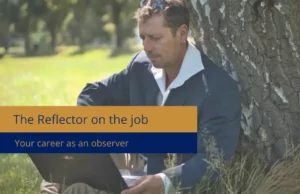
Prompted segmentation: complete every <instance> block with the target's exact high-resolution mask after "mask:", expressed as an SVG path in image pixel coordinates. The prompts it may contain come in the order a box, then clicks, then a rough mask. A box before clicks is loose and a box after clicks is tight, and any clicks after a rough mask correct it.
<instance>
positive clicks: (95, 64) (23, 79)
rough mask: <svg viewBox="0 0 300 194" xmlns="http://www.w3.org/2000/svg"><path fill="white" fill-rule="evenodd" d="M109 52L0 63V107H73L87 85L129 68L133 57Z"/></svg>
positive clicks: (3, 60) (62, 55)
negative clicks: (116, 55) (112, 55)
mask: <svg viewBox="0 0 300 194" xmlns="http://www.w3.org/2000/svg"><path fill="white" fill-rule="evenodd" d="M109 52H110V51H109V50H106V49H102V50H94V51H89V52H88V53H86V54H83V55H75V56H69V54H68V53H66V52H63V53H61V54H59V55H57V56H53V57H36V58H4V59H2V60H0V82H1V85H0V91H1V92H0V100H1V101H0V105H2V106H3V105H13V106H15V105H26V106H27V105H33V106H41V105H45V106H52V105H74V104H76V98H77V96H78V94H79V92H80V91H81V89H82V88H83V87H84V86H85V84H86V83H87V82H91V81H96V80H99V79H101V78H103V77H105V76H108V75H110V74H111V73H112V72H117V71H119V70H121V69H122V68H124V67H126V65H127V64H128V62H129V60H130V58H131V56H132V55H124V56H120V57H116V58H109V57H108V55H109Z"/></svg>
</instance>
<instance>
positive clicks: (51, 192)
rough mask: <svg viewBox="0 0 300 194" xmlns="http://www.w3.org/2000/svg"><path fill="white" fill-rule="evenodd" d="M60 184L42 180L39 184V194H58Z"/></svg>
mask: <svg viewBox="0 0 300 194" xmlns="http://www.w3.org/2000/svg"><path fill="white" fill-rule="evenodd" d="M59 190H60V185H59V184H56V183H49V182H47V181H45V180H43V181H42V183H41V186H40V194H59Z"/></svg>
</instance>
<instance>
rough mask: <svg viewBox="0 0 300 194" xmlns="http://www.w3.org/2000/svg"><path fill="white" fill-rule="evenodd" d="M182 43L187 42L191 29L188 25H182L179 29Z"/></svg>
mask: <svg viewBox="0 0 300 194" xmlns="http://www.w3.org/2000/svg"><path fill="white" fill-rule="evenodd" d="M178 32H179V36H180V39H181V41H185V40H186V39H187V37H188V32H189V29H188V27H187V26H186V25H181V26H180V27H179V29H178Z"/></svg>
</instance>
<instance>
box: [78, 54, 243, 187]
mask: <svg viewBox="0 0 300 194" xmlns="http://www.w3.org/2000/svg"><path fill="white" fill-rule="evenodd" d="M201 57H202V62H203V65H204V68H205V69H204V70H202V71H201V72H199V73H197V74H196V75H194V76H192V77H191V78H190V79H189V80H187V81H186V82H185V83H184V84H183V85H182V86H181V87H178V88H176V89H173V90H171V92H170V94H169V97H168V99H167V101H166V103H165V106H185V105H188V106H197V107H198V132H199V133H198V134H199V136H198V138H199V140H198V153H197V154H182V155H180V156H181V158H182V161H181V162H182V164H183V165H178V166H176V167H174V168H172V169H166V168H165V164H164V160H165V159H166V155H165V154H145V155H146V156H147V157H148V169H147V171H148V174H155V173H159V172H162V171H163V172H165V173H166V174H167V175H168V176H169V177H170V178H171V180H172V181H173V184H174V185H175V186H177V185H178V182H180V187H181V188H195V186H197V183H199V182H200V181H201V179H202V177H203V175H204V173H205V172H206V169H207V164H206V162H205V161H203V159H206V157H207V155H206V146H205V143H204V142H205V141H206V140H208V138H209V137H213V138H214V140H215V141H216V145H217V147H218V148H220V150H219V151H222V153H223V155H224V158H225V159H226V160H229V159H230V158H231V156H232V154H233V153H234V151H235V149H236V146H237V144H238V136H239V132H240V119H241V107H240V94H239V90H238V87H237V83H236V82H235V81H234V80H233V79H232V78H231V77H230V76H229V74H227V73H226V72H225V71H224V70H223V69H222V68H220V67H218V66H217V65H215V64H214V63H213V62H212V61H211V60H210V59H209V58H208V57H207V56H205V55H204V54H202V55H201ZM151 67H152V64H151V62H150V61H149V59H148V58H147V55H146V54H145V52H139V53H137V54H136V55H135V56H134V57H133V58H132V60H131V61H130V63H129V64H128V66H127V67H126V68H125V69H124V70H123V71H120V72H119V73H115V74H113V75H111V76H110V77H108V78H106V79H103V80H101V81H99V82H94V83H88V84H87V85H86V86H85V87H84V88H83V90H82V91H81V93H80V94H79V97H78V101H77V105H78V106H110V105H115V106H129V105H132V106H136V105H138V106H156V97H157V94H158V92H159V88H158V86H157V83H156V81H155V79H154V77H153V74H152V72H151Z"/></svg>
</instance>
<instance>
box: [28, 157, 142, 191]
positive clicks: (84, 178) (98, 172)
mask: <svg viewBox="0 0 300 194" xmlns="http://www.w3.org/2000/svg"><path fill="white" fill-rule="evenodd" d="M28 155H29V157H30V158H31V160H32V162H33V163H34V165H35V166H36V168H37V170H38V171H39V173H40V174H41V176H42V178H43V179H44V180H45V181H47V182H52V183H58V184H63V185H66V186H70V185H72V184H74V183H85V184H88V185H89V186H91V187H93V188H95V189H99V190H105V191H111V192H113V193H121V191H122V190H124V189H127V188H128V187H129V185H130V184H132V183H133V182H134V181H136V180H137V179H138V178H139V177H140V176H122V174H121V172H120V170H119V169H118V168H117V166H116V165H115V163H114V161H113V159H112V158H111V156H110V154H52V153H51V154H35V153H34V154H28Z"/></svg>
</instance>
